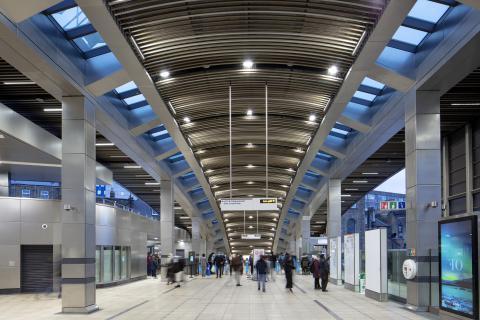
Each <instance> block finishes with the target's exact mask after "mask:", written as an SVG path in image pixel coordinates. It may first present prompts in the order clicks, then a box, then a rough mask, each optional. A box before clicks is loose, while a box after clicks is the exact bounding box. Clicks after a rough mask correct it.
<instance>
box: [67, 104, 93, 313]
mask: <svg viewBox="0 0 480 320" xmlns="http://www.w3.org/2000/svg"><path fill="white" fill-rule="evenodd" d="M62 108H63V113H62V202H63V208H64V210H63V214H62V311H63V312H66V313H90V312H92V311H95V310H98V306H97V305H96V304H95V302H96V301H95V166H96V161H95V134H96V133H95V108H94V106H93V105H91V104H90V102H89V101H88V100H87V99H85V98H84V97H64V98H63V101H62Z"/></svg>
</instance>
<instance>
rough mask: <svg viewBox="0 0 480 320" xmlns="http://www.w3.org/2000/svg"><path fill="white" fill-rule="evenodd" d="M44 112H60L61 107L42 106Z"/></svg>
mask: <svg viewBox="0 0 480 320" xmlns="http://www.w3.org/2000/svg"><path fill="white" fill-rule="evenodd" d="M43 111H44V112H62V108H44V109H43Z"/></svg>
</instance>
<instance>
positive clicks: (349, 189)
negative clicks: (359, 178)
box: [345, 188, 358, 191]
mask: <svg viewBox="0 0 480 320" xmlns="http://www.w3.org/2000/svg"><path fill="white" fill-rule="evenodd" d="M345 191H358V189H356V188H345Z"/></svg>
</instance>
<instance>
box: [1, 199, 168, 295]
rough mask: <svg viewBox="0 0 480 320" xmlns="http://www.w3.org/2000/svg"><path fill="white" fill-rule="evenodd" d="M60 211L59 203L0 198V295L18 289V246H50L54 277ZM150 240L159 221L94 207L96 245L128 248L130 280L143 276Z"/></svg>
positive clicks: (157, 232) (58, 259) (156, 232)
mask: <svg viewBox="0 0 480 320" xmlns="http://www.w3.org/2000/svg"><path fill="white" fill-rule="evenodd" d="M62 211H63V210H62V203H61V201H56V200H42V199H27V198H7V197H0V292H2V291H4V292H18V291H19V289H20V280H21V275H20V270H21V245H53V248H54V250H53V252H54V254H53V262H54V274H57V273H58V271H59V270H60V262H61V255H60V252H61V250H60V247H59V245H60V243H61V238H62V234H61V229H62V224H61V214H62ZM154 237H157V238H160V222H159V221H154V220H150V219H147V218H145V217H142V216H139V215H135V214H132V213H131V212H128V211H124V210H121V209H119V208H114V207H111V206H106V205H101V204H97V209H96V243H97V245H109V246H129V247H130V248H131V249H130V250H131V257H130V260H131V266H130V276H131V278H140V277H145V276H146V275H147V273H146V270H147V267H146V252H147V249H146V245H147V238H150V239H151V238H154ZM54 283H55V281H54ZM57 285H58V283H57ZM54 286H55V284H54Z"/></svg>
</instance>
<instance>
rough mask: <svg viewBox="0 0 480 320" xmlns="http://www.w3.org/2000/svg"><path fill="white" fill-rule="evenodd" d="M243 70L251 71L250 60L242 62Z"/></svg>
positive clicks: (251, 62) (251, 64) (251, 63)
mask: <svg viewBox="0 0 480 320" xmlns="http://www.w3.org/2000/svg"><path fill="white" fill-rule="evenodd" d="M243 68H244V69H252V68H253V61H252V60H250V59H247V60H244V61H243Z"/></svg>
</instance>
